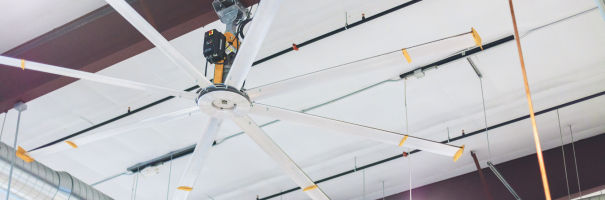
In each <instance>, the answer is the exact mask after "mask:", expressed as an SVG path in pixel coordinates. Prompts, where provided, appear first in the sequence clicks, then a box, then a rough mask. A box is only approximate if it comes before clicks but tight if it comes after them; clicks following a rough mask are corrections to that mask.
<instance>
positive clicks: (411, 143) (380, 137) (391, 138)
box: [250, 103, 464, 161]
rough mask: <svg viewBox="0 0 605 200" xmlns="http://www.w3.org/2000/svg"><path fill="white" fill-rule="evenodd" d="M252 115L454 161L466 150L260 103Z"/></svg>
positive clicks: (256, 104)
mask: <svg viewBox="0 0 605 200" xmlns="http://www.w3.org/2000/svg"><path fill="white" fill-rule="evenodd" d="M250 114H258V115H262V116H266V117H272V118H277V119H279V120H282V121H290V122H295V123H300V124H304V125H311V126H316V127H319V128H326V129H332V130H336V131H340V132H342V133H346V134H350V135H355V136H360V137H365V138H368V139H372V140H375V141H379V142H383V143H387V144H392V145H399V146H406V147H409V148H414V149H420V150H423V151H428V152H432V153H436V154H440V155H445V156H451V157H452V158H453V159H454V161H456V160H457V159H458V158H459V157H460V155H461V154H462V151H463V150H464V146H461V147H458V146H454V145H450V144H443V143H440V142H435V141H431V140H426V139H422V138H418V137H414V136H411V135H403V134H399V133H396V132H393V131H388V130H382V129H377V128H373V127H369V126H364V125H359V124H353V123H349V122H345V121H340V120H335V119H330V118H327V117H321V116H317V115H312V114H306V113H301V112H297V111H292V110H287V109H283V108H278V107H274V106H268V105H263V104H258V103H255V104H254V105H253V106H252V109H251V110H250Z"/></svg>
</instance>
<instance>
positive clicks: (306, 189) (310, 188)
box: [303, 185, 317, 192]
mask: <svg viewBox="0 0 605 200" xmlns="http://www.w3.org/2000/svg"><path fill="white" fill-rule="evenodd" d="M314 189H317V185H312V186H309V187H306V188H305V189H303V192H306V191H309V190H314Z"/></svg>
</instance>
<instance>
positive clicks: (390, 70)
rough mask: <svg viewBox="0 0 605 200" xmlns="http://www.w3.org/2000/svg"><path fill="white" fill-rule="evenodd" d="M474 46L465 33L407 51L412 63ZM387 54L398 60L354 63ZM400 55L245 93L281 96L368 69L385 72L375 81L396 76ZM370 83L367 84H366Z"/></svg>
mask: <svg viewBox="0 0 605 200" xmlns="http://www.w3.org/2000/svg"><path fill="white" fill-rule="evenodd" d="M473 46H475V41H474V40H473V36H472V34H471V33H466V34H459V35H456V36H451V37H447V38H444V39H439V40H435V41H433V42H429V43H425V44H421V45H417V46H416V47H413V48H409V49H407V51H408V52H409V54H410V55H412V56H413V57H412V58H413V59H414V61H413V63H412V64H413V65H419V64H426V63H428V62H432V61H433V59H434V57H441V56H451V54H452V53H454V52H457V51H460V50H462V49H466V48H469V47H473ZM387 55H399V56H401V59H400V60H394V61H393V63H394V64H390V65H389V64H387V65H388V66H383V67H381V68H377V66H376V64H373V65H372V64H371V65H367V64H358V65H355V63H359V62H362V61H373V60H376V61H375V62H385V61H384V60H381V59H383V56H387ZM403 57H404V56H403V54H402V51H401V50H395V51H391V52H387V53H383V54H379V55H378V56H377V55H372V56H369V57H365V58H361V59H358V60H354V61H350V62H347V63H343V64H339V65H335V66H331V67H327V68H324V69H321V70H317V71H314V72H310V73H306V74H302V75H298V76H294V77H291V78H287V79H284V80H280V81H276V82H273V83H269V84H265V85H261V86H257V87H254V88H249V89H246V93H247V94H248V96H249V97H250V98H251V99H252V100H261V99H265V98H268V97H271V96H274V95H277V94H280V95H281V94H286V93H289V92H294V91H299V89H301V88H305V87H308V86H312V85H315V84H319V83H325V82H330V81H335V80H339V79H342V78H344V77H352V76H355V75H359V74H364V73H367V72H369V71H373V72H375V71H376V70H383V71H384V73H376V74H375V75H374V76H373V78H375V80H377V81H384V80H388V79H393V78H399V75H400V74H401V73H403V72H404V71H403V70H405V68H403V67H402V66H403V65H402V64H401V63H402V62H403V63H405V62H406V61H405V59H404V58H403ZM378 65H380V64H378ZM408 70H409V69H408ZM309 83H313V84H309ZM371 84H374V83H371ZM371 84H368V86H369V85H371Z"/></svg>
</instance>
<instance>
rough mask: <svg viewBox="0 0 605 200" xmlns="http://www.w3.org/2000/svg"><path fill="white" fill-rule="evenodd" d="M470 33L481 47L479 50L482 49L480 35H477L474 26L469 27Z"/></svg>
mask: <svg viewBox="0 0 605 200" xmlns="http://www.w3.org/2000/svg"><path fill="white" fill-rule="evenodd" d="M471 33H472V35H473V39H474V40H475V44H476V45H477V46H478V47H479V48H481V50H483V45H482V44H481V36H479V33H477V30H475V28H471Z"/></svg>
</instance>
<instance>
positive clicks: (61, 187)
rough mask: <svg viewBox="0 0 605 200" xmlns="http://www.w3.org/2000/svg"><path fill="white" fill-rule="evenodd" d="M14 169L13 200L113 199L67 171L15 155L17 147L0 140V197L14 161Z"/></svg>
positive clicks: (12, 181) (3, 196) (5, 192)
mask: <svg viewBox="0 0 605 200" xmlns="http://www.w3.org/2000/svg"><path fill="white" fill-rule="evenodd" d="M13 159H14V160H15V165H14V168H13V174H12V180H11V189H10V198H9V199H14V200H21V199H36V200H46V199H52V200H68V199H69V200H79V199H86V200H111V199H112V198H111V197H109V196H107V195H105V194H103V193H102V192H100V191H98V190H96V189H94V188H93V187H92V186H90V185H88V184H86V183H84V182H82V181H80V180H79V179H77V178H75V177H73V176H71V175H70V174H69V173H67V172H58V171H55V170H52V169H50V168H48V167H46V166H44V165H43V164H41V163H39V162H37V161H33V162H29V163H28V162H25V161H23V160H21V159H20V158H16V156H15V150H14V149H13V148H12V147H10V146H8V145H6V144H4V143H1V142H0V196H2V198H3V199H4V198H6V194H7V191H6V188H7V186H8V179H9V173H10V172H9V170H10V167H11V161H12V160H13Z"/></svg>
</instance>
